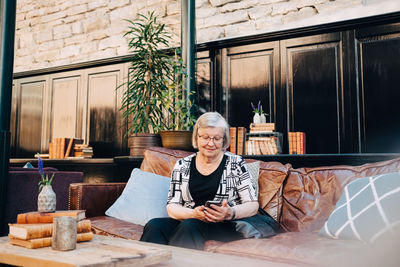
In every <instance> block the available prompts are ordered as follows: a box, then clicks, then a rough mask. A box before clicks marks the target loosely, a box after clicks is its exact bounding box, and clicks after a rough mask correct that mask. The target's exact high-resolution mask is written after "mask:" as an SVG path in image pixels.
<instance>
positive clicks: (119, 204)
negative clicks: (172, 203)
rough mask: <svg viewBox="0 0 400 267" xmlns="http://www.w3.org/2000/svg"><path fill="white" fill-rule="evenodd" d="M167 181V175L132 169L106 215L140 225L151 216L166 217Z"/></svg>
mask: <svg viewBox="0 0 400 267" xmlns="http://www.w3.org/2000/svg"><path fill="white" fill-rule="evenodd" d="M169 183H170V178H168V177H165V176H161V175H157V174H154V173H149V172H145V171H142V170H140V169H134V170H133V171H132V173H131V177H130V178H129V180H128V183H127V184H126V186H125V188H124V191H123V192H122V194H121V196H120V197H119V198H118V199H117V200H116V201H115V202H114V204H113V205H112V206H111V207H110V208H109V209H108V210H107V211H106V215H108V216H111V217H114V218H117V219H120V220H123V221H128V222H131V223H135V224H140V225H145V224H146V223H147V222H148V221H149V220H150V219H153V218H158V217H168V213H167V210H166V203H167V196H168V190H169Z"/></svg>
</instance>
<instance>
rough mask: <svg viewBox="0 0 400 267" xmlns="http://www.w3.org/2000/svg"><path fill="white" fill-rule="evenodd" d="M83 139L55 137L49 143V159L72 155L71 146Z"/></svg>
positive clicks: (81, 141)
mask: <svg viewBox="0 0 400 267" xmlns="http://www.w3.org/2000/svg"><path fill="white" fill-rule="evenodd" d="M82 143H83V139H78V138H66V137H57V138H54V139H53V142H51V143H50V144H49V159H65V158H68V157H73V156H74V151H73V148H74V146H75V145H77V144H82Z"/></svg>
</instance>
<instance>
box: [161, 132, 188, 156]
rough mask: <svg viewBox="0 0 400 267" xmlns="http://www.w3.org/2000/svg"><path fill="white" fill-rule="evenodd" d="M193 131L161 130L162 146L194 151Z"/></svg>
mask: <svg viewBox="0 0 400 267" xmlns="http://www.w3.org/2000/svg"><path fill="white" fill-rule="evenodd" d="M192 133H193V132H192V131H160V135H161V142H162V146H163V147H166V148H172V149H180V150H186V151H193V150H194V149H193V146H192Z"/></svg>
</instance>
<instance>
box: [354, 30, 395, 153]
mask: <svg viewBox="0 0 400 267" xmlns="http://www.w3.org/2000/svg"><path fill="white" fill-rule="evenodd" d="M356 34H357V53H358V58H359V61H358V70H359V75H358V78H359V85H360V109H361V110H360V112H361V116H360V120H361V130H362V131H361V138H362V152H365V153H368V152H370V153H379V152H393V153H398V152H400V119H399V118H400V105H399V99H400V89H399V88H400V87H399V84H400V75H399V73H400V25H399V24H394V25H387V26H384V27H374V28H372V29H371V31H370V32H369V34H368V33H367V32H366V31H365V30H360V31H358V32H356Z"/></svg>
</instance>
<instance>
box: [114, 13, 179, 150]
mask: <svg viewBox="0 0 400 267" xmlns="http://www.w3.org/2000/svg"><path fill="white" fill-rule="evenodd" d="M126 21H127V22H128V23H129V24H130V26H129V30H128V31H127V32H126V33H125V35H124V36H128V37H129V38H130V39H129V49H130V51H132V56H131V58H130V62H131V66H130V68H129V73H128V77H127V80H126V82H124V83H123V84H121V85H120V86H119V87H123V88H124V89H125V91H124V93H123V97H122V105H121V109H122V110H123V113H122V116H123V118H124V119H125V120H126V121H127V122H128V128H127V132H126V135H127V136H130V140H129V141H130V143H131V153H130V154H131V155H133V156H142V155H143V152H144V149H145V148H146V147H148V146H160V145H161V142H160V137H159V135H158V133H159V131H160V130H162V129H167V118H166V117H167V116H168V113H169V112H168V111H167V110H165V107H164V105H163V104H164V102H165V97H166V94H165V92H168V90H169V88H168V81H170V80H172V79H173V73H172V72H173V71H172V65H171V55H168V54H167V51H166V50H165V49H164V50H161V49H160V47H161V46H164V47H168V40H169V39H170V38H171V37H170V35H169V34H168V33H167V31H166V29H165V25H164V24H160V23H159V22H158V21H157V17H156V16H155V15H154V13H153V12H152V13H148V14H147V16H146V15H142V14H139V15H138V18H137V19H136V20H135V21H131V20H126ZM119 87H118V88H119Z"/></svg>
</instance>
